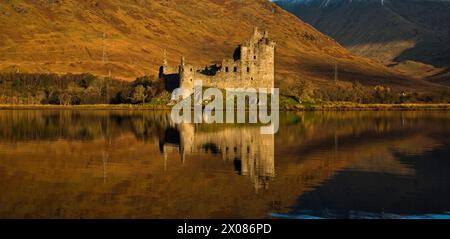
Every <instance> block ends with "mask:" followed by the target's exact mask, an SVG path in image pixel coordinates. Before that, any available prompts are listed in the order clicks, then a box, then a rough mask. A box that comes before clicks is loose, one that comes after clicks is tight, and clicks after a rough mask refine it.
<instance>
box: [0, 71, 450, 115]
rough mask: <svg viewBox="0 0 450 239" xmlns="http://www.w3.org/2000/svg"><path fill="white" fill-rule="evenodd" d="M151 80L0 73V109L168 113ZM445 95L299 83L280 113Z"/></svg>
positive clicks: (385, 105) (443, 101) (419, 105)
mask: <svg viewBox="0 0 450 239" xmlns="http://www.w3.org/2000/svg"><path fill="white" fill-rule="evenodd" d="M165 85H166V84H165V82H164V80H162V79H159V78H157V77H155V76H143V77H139V78H137V79H136V80H135V81H132V82H126V81H122V80H119V79H110V78H101V77H97V76H94V75H92V74H89V73H86V74H65V75H57V74H30V73H0V109H12V108H16V109H25V108H47V109H61V108H80V109H81V108H82V109H96V108H100V109H170V108H171V107H170V106H169V105H168V104H169V103H170V95H171V94H170V92H168V91H167V90H166V89H165ZM449 105H450V91H449V90H442V91H436V92H411V91H401V90H391V89H390V88H389V87H386V86H383V85H377V86H374V87H367V86H363V85H361V84H360V83H358V82H353V83H351V84H345V85H344V84H342V85H340V84H337V85H336V86H334V87H330V88H326V87H322V88H315V87H314V86H313V85H312V84H311V83H309V82H306V81H299V82H298V84H296V86H295V87H291V88H289V89H288V90H285V91H282V92H281V96H280V109H282V110H377V109H381V110H411V109H438V110H439V109H450V106H449Z"/></svg>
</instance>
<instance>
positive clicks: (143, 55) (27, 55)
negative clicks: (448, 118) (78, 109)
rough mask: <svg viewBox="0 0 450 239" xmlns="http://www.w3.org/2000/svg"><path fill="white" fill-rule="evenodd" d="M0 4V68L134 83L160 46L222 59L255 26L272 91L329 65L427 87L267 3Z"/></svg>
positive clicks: (196, 58)
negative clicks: (266, 42)
mask: <svg viewBox="0 0 450 239" xmlns="http://www.w3.org/2000/svg"><path fill="white" fill-rule="evenodd" d="M0 11H2V12H3V13H4V14H0V22H2V24H0V71H11V70H12V71H21V72H30V73H32V72H39V73H42V72H43V73H49V72H52V73H59V74H64V73H69V72H70V73H83V72H91V73H93V74H96V75H100V76H107V75H108V74H109V71H111V74H112V76H113V77H115V78H122V79H126V80H134V79H135V78H136V77H138V76H142V75H144V74H156V73H157V70H158V66H159V65H160V64H161V63H162V58H163V50H164V49H167V52H168V56H169V63H170V64H177V63H178V62H179V59H180V57H181V56H182V55H184V56H186V60H187V61H188V62H189V63H193V64H197V65H206V64H209V63H211V62H212V61H217V60H219V61H220V60H222V59H223V58H225V57H227V58H228V57H231V55H232V53H233V50H234V49H235V47H236V46H237V45H238V44H241V43H242V42H243V41H245V40H247V38H248V37H249V36H250V34H251V32H252V30H253V27H255V26H258V27H260V28H261V29H264V30H269V33H270V36H271V37H272V38H273V39H274V40H275V41H276V42H277V49H276V80H277V85H278V86H279V87H280V88H281V89H282V90H283V89H287V88H288V87H290V85H292V84H295V82H296V81H297V80H299V79H302V80H311V81H313V82H316V83H317V84H322V85H324V84H325V85H326V84H329V82H330V81H332V80H333V77H334V72H333V69H334V63H335V62H338V64H339V71H340V73H339V79H340V80H343V81H355V80H357V81H360V82H361V83H367V84H372V83H373V82H376V83H374V84H381V83H383V84H386V85H396V86H399V87H402V88H429V87H431V88H432V87H433V85H430V84H428V83H426V82H423V81H417V80H407V79H404V78H403V77H402V76H400V75H398V74H397V73H394V72H393V71H392V70H390V69H387V68H386V67H384V66H383V65H381V64H379V63H376V62H374V61H371V60H368V59H364V58H361V57H357V56H355V55H352V54H351V53H349V51H347V50H346V49H344V48H342V47H341V46H340V45H339V44H337V43H336V42H335V41H334V40H332V39H330V38H329V37H327V36H325V35H323V34H321V33H320V32H318V31H316V30H315V29H313V28H312V27H310V26H309V25H307V24H304V23H303V22H301V21H300V20H299V19H298V18H297V17H295V16H293V15H291V14H289V13H287V12H286V11H284V10H282V9H281V8H279V7H277V6H276V5H275V4H273V3H271V2H269V1H267V0H251V1H242V0H224V1H209V0H198V1H185V0H173V1H163V0H158V1H155V0H141V1H131V0H108V1H106V0H102V1H95V2H94V1H81V2H80V1H75V0H67V1H54V2H52V3H49V2H45V3H43V2H42V1H14V2H10V3H9V4H3V5H2V8H1V9H0ZM104 34H105V39H103V36H104ZM103 50H105V54H103Z"/></svg>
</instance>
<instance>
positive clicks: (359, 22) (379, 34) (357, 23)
mask: <svg viewBox="0 0 450 239" xmlns="http://www.w3.org/2000/svg"><path fill="white" fill-rule="evenodd" d="M277 4H279V5H280V6H282V7H283V8H285V9H287V10H289V11H291V12H292V13H294V14H295V15H297V16H299V18H301V19H302V20H304V21H306V22H308V23H310V24H311V25H313V26H314V27H316V28H317V29H318V30H320V31H321V32H323V33H325V34H327V35H329V36H331V37H333V38H334V39H336V40H337V41H338V42H339V43H341V44H342V45H343V46H345V47H347V48H349V49H350V50H351V51H352V52H354V53H356V54H359V55H362V56H366V57H371V58H373V59H377V60H380V61H382V62H384V63H385V64H390V63H392V62H394V63H395V62H404V61H415V62H420V63H424V64H428V65H433V66H435V67H444V68H445V67H449V66H450V45H449V44H448V43H449V42H450V2H449V1H442V0H440V1H439V0H382V1H381V0H353V1H352V0H278V1H277ZM430 73H432V72H430Z"/></svg>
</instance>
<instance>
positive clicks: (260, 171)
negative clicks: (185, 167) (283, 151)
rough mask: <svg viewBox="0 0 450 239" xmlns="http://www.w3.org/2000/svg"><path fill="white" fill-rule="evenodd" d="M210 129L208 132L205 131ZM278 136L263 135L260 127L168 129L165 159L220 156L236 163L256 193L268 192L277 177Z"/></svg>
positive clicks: (163, 139) (182, 126) (164, 140)
mask: <svg viewBox="0 0 450 239" xmlns="http://www.w3.org/2000/svg"><path fill="white" fill-rule="evenodd" d="M205 128H206V129H205ZM274 144H275V136H274V135H262V134H261V133H260V128H259V127H257V126H236V127H230V126H227V127H226V126H223V125H207V126H206V127H203V128H202V125H197V126H196V125H194V124H180V125H176V126H174V127H169V128H167V129H166V131H165V134H164V136H163V137H161V138H160V149H161V152H162V153H163V154H164V159H165V160H167V158H171V156H173V153H176V154H179V155H180V156H181V160H182V161H183V162H184V160H185V158H186V155H195V154H213V155H220V156H221V157H222V160H223V161H225V162H233V164H234V168H235V170H236V172H237V173H239V174H240V175H244V176H248V177H249V178H250V179H251V181H252V182H253V185H254V187H255V190H256V191H258V190H260V189H268V187H269V181H270V180H271V179H272V178H273V177H275V145H274Z"/></svg>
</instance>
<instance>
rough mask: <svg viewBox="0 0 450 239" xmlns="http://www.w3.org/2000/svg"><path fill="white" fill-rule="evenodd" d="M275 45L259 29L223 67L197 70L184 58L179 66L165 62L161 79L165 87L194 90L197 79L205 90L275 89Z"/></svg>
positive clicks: (198, 68) (219, 65) (224, 60)
mask: <svg viewBox="0 0 450 239" xmlns="http://www.w3.org/2000/svg"><path fill="white" fill-rule="evenodd" d="M275 45H276V44H275V42H274V41H272V40H271V39H270V38H269V34H268V32H267V31H265V32H264V33H261V32H260V31H258V29H257V28H255V29H254V32H253V34H252V36H251V37H250V39H249V40H248V41H247V42H245V43H243V44H242V45H240V46H239V47H238V48H237V49H236V50H235V52H234V55H233V58H229V59H223V60H222V62H221V63H220V64H214V65H211V66H209V67H196V66H193V65H190V64H187V63H186V60H185V58H184V57H182V59H181V63H180V65H179V66H178V67H171V66H168V64H167V58H166V53H164V55H165V57H164V63H163V66H161V67H160V78H164V79H165V80H166V88H167V89H168V90H173V89H174V88H178V87H181V88H186V89H190V90H192V89H193V87H194V81H195V80H202V82H203V86H205V87H216V88H222V89H224V88H256V89H258V88H267V89H272V88H274V81H275Z"/></svg>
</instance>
